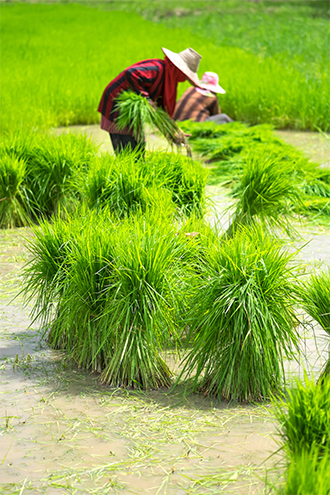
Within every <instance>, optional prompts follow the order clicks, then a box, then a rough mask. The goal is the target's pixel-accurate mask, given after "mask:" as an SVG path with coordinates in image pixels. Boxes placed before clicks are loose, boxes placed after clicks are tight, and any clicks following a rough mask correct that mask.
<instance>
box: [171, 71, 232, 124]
mask: <svg viewBox="0 0 330 495" xmlns="http://www.w3.org/2000/svg"><path fill="white" fill-rule="evenodd" d="M201 83H202V87H203V89H201V88H188V89H187V91H185V93H183V95H182V96H181V98H180V100H179V101H178V102H177V104H176V106H175V111H174V117H173V118H174V120H179V121H182V120H192V121H193V122H215V123H216V124H227V123H228V122H233V120H232V119H231V118H230V117H228V115H226V114H225V113H221V109H220V107H219V102H218V97H217V95H216V93H222V94H224V93H225V92H226V91H225V90H224V89H223V88H222V87H221V86H219V76H218V74H216V73H215V72H205V74H204V75H203V77H202V79H201Z"/></svg>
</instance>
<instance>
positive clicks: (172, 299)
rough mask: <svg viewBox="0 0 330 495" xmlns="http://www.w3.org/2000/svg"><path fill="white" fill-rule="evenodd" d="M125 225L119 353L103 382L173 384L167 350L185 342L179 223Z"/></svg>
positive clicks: (119, 267) (116, 333)
mask: <svg viewBox="0 0 330 495" xmlns="http://www.w3.org/2000/svg"><path fill="white" fill-rule="evenodd" d="M123 227H124V228H123V230H122V231H121V232H120V242H117V248H118V251H117V253H118V257H117V258H116V274H117V280H118V285H117V292H116V296H115V298H114V301H113V308H112V315H113V320H112V332H113V333H112V338H113V342H114V344H113V352H112V354H111V355H109V359H108V362H107V365H106V366H105V369H104V371H103V372H102V376H101V378H102V381H103V382H104V383H107V384H109V385H114V386H120V385H125V386H132V387H142V388H158V387H160V386H168V385H169V384H170V377H171V372H170V370H169V368H168V366H167V364H166V363H165V361H164V360H163V358H162V357H161V352H162V350H164V348H166V347H167V346H169V345H173V343H175V342H178V341H179V334H178V329H177V327H176V320H177V314H178V311H179V306H180V300H181V299H182V298H183V297H184V295H183V294H184V290H185V284H184V276H183V265H182V264H181V263H180V258H181V256H182V254H183V252H184V249H185V245H184V242H183V240H182V239H181V238H180V237H178V236H177V235H176V231H175V228H174V226H173V224H172V223H168V222H165V221H164V219H162V218H160V220H157V219H155V218H154V219H153V220H152V221H151V222H148V221H146V220H145V219H140V220H139V219H135V221H134V222H133V223H131V224H126V225H125V226H123Z"/></svg>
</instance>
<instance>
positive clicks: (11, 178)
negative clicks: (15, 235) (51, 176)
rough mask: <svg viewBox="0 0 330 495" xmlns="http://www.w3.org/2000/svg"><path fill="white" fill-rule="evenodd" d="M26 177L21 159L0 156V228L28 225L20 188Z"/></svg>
mask: <svg viewBox="0 0 330 495" xmlns="http://www.w3.org/2000/svg"><path fill="white" fill-rule="evenodd" d="M25 175H26V163H25V161H24V160H23V159H20V158H15V157H11V156H10V155H6V154H4V155H2V157H1V161H0V228H4V229H7V228H12V227H23V226H26V225H28V224H29V218H28V212H27V207H26V197H25V191H24V187H23V186H22V184H23V181H24V178H25Z"/></svg>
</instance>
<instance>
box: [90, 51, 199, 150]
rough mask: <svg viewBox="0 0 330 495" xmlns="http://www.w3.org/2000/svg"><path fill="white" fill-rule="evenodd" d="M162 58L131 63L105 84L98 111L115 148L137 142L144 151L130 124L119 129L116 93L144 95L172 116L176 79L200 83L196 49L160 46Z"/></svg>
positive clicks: (123, 147) (195, 83)
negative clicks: (175, 49) (171, 48)
mask: <svg viewBox="0 0 330 495" xmlns="http://www.w3.org/2000/svg"><path fill="white" fill-rule="evenodd" d="M162 50H163V52H164V53H165V59H164V60H161V59H157V58H153V59H149V60H143V61H142V62H138V63H136V64H134V65H131V66H130V67H128V68H127V69H125V70H124V71H123V72H121V73H120V74H119V75H118V76H117V77H116V78H115V79H114V80H113V81H111V82H110V83H109V84H108V86H107V87H106V88H105V90H104V92H103V95H102V98H101V101H100V104H99V107H98V111H99V112H100V113H101V114H102V115H101V129H104V130H105V131H108V132H109V134H110V139H111V142H112V145H113V149H114V151H115V152H118V151H121V150H123V149H125V148H126V147H127V146H130V147H131V149H132V150H133V149H134V148H136V147H137V146H139V148H140V150H141V151H142V152H144V150H145V141H144V142H142V143H137V141H136V140H135V138H134V136H133V131H132V129H131V128H130V127H126V128H125V129H122V130H120V129H118V127H117V125H116V118H117V116H118V110H117V109H116V102H115V99H116V97H117V96H118V95H119V94H120V93H121V92H122V91H125V90H129V89H130V90H133V91H134V92H135V93H138V94H141V95H142V96H145V97H146V98H147V99H148V100H149V101H150V103H151V104H152V106H154V105H155V104H154V103H153V102H156V103H157V105H159V106H161V107H162V108H163V109H164V110H166V112H167V113H168V114H169V115H170V117H173V114H174V108H175V102H176V94H177V86H178V83H179V82H184V81H186V80H188V81H189V82H190V83H191V84H193V85H194V86H201V83H200V81H199V79H198V76H197V70H198V66H199V62H200V59H201V58H202V57H201V55H199V53H197V52H195V50H193V49H192V48H187V49H186V50H183V51H182V52H180V53H174V52H171V51H170V50H167V49H166V48H162Z"/></svg>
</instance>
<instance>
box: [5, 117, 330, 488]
mask: <svg viewBox="0 0 330 495" xmlns="http://www.w3.org/2000/svg"><path fill="white" fill-rule="evenodd" d="M84 129H85V130H86V132H88V133H90V134H91V135H92V136H93V137H95V136H96V135H100V136H101V134H102V136H103V137H102V139H101V138H100V140H101V141H100V145H101V146H105V147H107V148H106V149H107V150H109V151H111V145H110V141H108V136H107V134H106V133H104V131H99V130H98V128H97V129H96V127H95V126H87V127H85V128H84ZM80 131H81V129H80V130H78V129H77V132H80ZM94 131H95V133H94ZM97 133H101V134H97ZM103 138H106V139H104V141H103ZM153 139H154V141H155V142H157V139H156V137H155V138H152V137H150V138H149V142H150V141H151V145H150V144H148V146H152V143H153V141H152V140H153ZM158 145H159V142H158ZM158 145H157V146H158ZM209 192H210V194H212V196H213V198H214V200H215V202H216V204H217V207H218V211H219V213H220V212H221V211H222V210H223V208H224V207H225V206H226V205H227V203H228V198H226V197H225V195H224V193H223V191H222V190H221V189H219V188H210V189H209ZM300 232H301V234H302V239H301V240H299V241H297V244H296V245H297V246H302V245H303V244H304V243H305V241H309V243H308V244H306V245H305V246H304V247H303V249H302V250H301V252H300V254H299V256H300V258H301V260H302V261H303V262H304V263H305V267H306V268H305V269H306V271H309V270H310V269H311V267H312V266H314V265H315V266H321V265H323V264H327V265H329V266H330V226H329V229H327V228H325V227H314V226H310V225H305V226H301V227H300ZM31 235H32V233H31V231H30V230H29V229H14V230H12V231H0V289H1V293H0V493H1V494H2V493H3V494H18V495H21V494H22V493H26V494H28V493H33V494H34V493H35V494H37V493H45V494H56V495H57V494H85V493H93V494H94V493H95V494H99V493H122V494H130V493H134V494H150V495H156V494H159V495H160V494H168V495H184V494H186V493H190V494H203V493H205V494H217V493H220V491H221V493H236V494H253V493H255V494H262V493H263V490H264V484H263V481H262V480H263V479H264V476H265V468H266V467H267V466H269V467H270V466H273V465H274V462H275V460H276V457H271V458H270V459H268V457H269V456H270V454H271V453H273V452H275V451H276V449H277V444H276V441H275V438H274V435H275V432H276V424H275V422H274V419H273V415H272V411H271V408H270V407H268V406H267V405H265V406H252V405H233V404H227V403H216V402H213V401H212V400H210V399H209V398H204V397H201V396H198V395H189V396H188V397H186V398H185V399H183V397H184V396H183V390H181V389H178V390H177V391H176V392H175V393H172V394H170V393H169V391H168V390H160V391H154V392H145V393H142V392H140V393H138V392H133V391H127V390H115V389H109V388H108V387H105V386H101V385H100V384H99V380H98V376H97V375H94V374H90V373H88V372H85V371H82V370H79V369H77V368H76V367H75V365H74V364H73V363H70V362H68V361H67V360H66V359H65V355H64V354H63V353H61V352H59V351H54V350H50V349H49V348H48V347H47V344H46V343H45V341H44V340H43V339H42V329H41V328H40V325H38V322H32V321H31V317H30V316H29V310H30V309H31V308H30V307H24V306H23V302H22V299H21V297H20V296H19V295H18V297H17V298H16V299H14V300H13V297H14V296H15V295H17V294H19V291H20V289H21V286H22V279H21V269H22V266H23V265H24V263H25V262H26V261H27V260H28V259H29V253H28V251H27V248H26V241H25V238H29V237H30V236H31ZM292 248H294V246H293V247H292ZM301 332H302V333H303V334H304V340H303V342H304V343H303V349H302V350H303V351H304V352H303V357H302V359H301V363H296V362H292V363H287V368H288V370H289V371H290V372H291V373H292V375H302V369H303V366H305V367H307V369H308V371H309V372H313V373H314V374H315V375H317V374H318V373H319V371H320V369H321V367H322V365H323V363H324V361H325V360H326V358H327V353H328V349H327V344H326V335H325V334H324V332H323V331H322V330H321V329H320V328H319V327H318V326H317V325H315V324H313V322H308V324H306V325H305V326H304V328H302V329H301ZM169 363H170V364H172V361H171V359H170V358H169ZM222 490H223V491H222Z"/></svg>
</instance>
